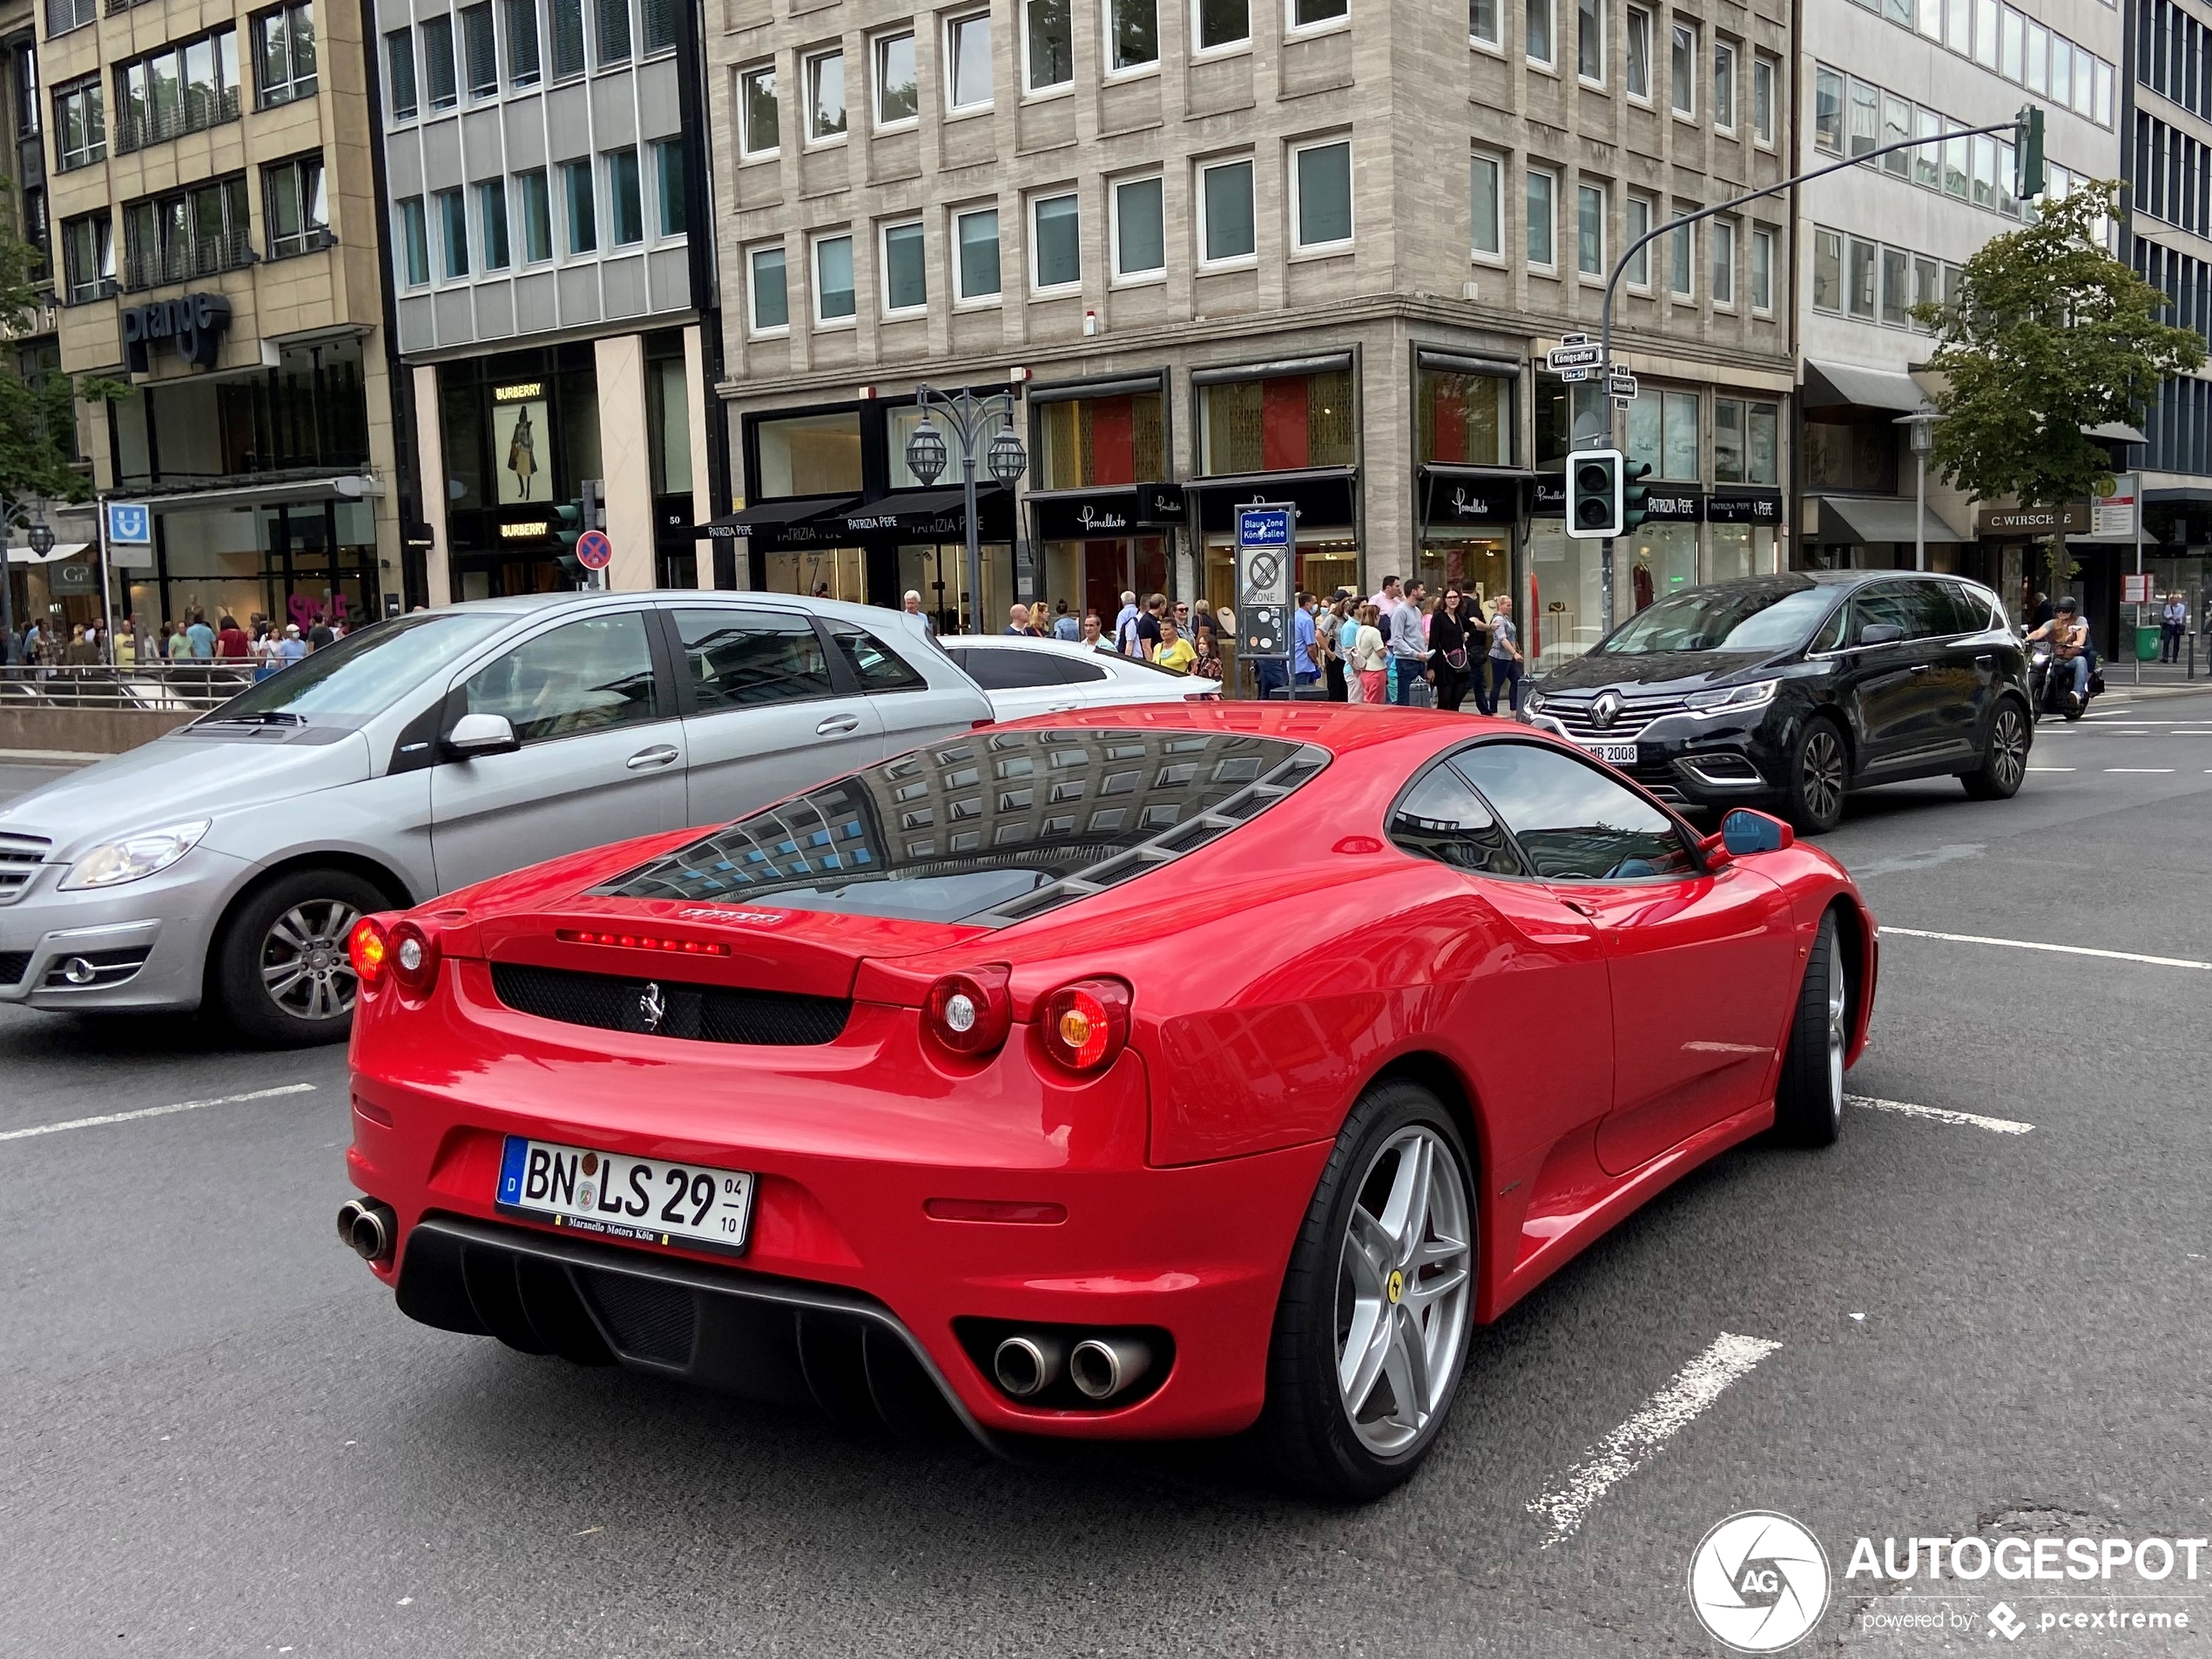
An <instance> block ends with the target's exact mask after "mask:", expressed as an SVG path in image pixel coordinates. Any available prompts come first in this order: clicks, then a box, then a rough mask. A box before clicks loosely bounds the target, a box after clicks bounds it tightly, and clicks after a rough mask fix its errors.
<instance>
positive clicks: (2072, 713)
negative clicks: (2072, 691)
mask: <svg viewBox="0 0 2212 1659" xmlns="http://www.w3.org/2000/svg"><path fill="white" fill-rule="evenodd" d="M2088 711H2089V699H2088V698H2086V697H2085V698H2082V699H2081V700H2080V702H2079V703H2077V702H2075V701H2074V699H2073V698H2070V697H2069V698H2067V700H2066V718H2067V720H2069V721H2074V720H2078V719H2080V718H2081V717H2082V716H2083V715H2085V714H2087V712H2088Z"/></svg>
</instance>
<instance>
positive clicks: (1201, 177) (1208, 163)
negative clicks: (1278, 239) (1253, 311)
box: [1190, 154, 1259, 272]
mask: <svg viewBox="0 0 2212 1659" xmlns="http://www.w3.org/2000/svg"><path fill="white" fill-rule="evenodd" d="M1238 167H1242V168H1243V169H1244V181H1245V204H1246V206H1247V207H1248V208H1249V210H1250V216H1251V227H1252V245H1251V250H1250V251H1249V252H1247V253H1231V254H1227V255H1217V254H1216V253H1212V252H1211V246H1210V239H1211V235H1212V232H1213V220H1212V215H1211V211H1210V209H1211V205H1212V201H1213V196H1212V188H1213V186H1212V175H1213V174H1215V173H1217V172H1230V171H1231V170H1232V169H1235V168H1238ZM1197 174H1198V191H1197V195H1198V200H1197V212H1194V213H1192V214H1191V216H1190V217H1191V220H1192V229H1193V230H1194V231H1196V233H1197V240H1198V268H1199V270H1201V271H1205V272H1214V271H1241V270H1248V269H1250V268H1251V267H1252V266H1256V265H1258V263H1259V160H1258V157H1257V156H1254V155H1250V154H1246V155H1236V156H1216V157H1213V158H1211V159H1208V160H1204V161H1201V162H1199V163H1197Z"/></svg>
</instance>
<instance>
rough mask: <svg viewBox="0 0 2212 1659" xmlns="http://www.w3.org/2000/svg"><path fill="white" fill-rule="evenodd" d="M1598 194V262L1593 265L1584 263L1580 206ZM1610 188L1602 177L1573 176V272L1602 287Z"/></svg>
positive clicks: (1607, 268)
mask: <svg viewBox="0 0 2212 1659" xmlns="http://www.w3.org/2000/svg"><path fill="white" fill-rule="evenodd" d="M1592 196H1595V197H1596V198H1597V264H1596V265H1595V267H1593V266H1588V265H1586V264H1584V263H1583V254H1584V252H1585V249H1584V246H1583V243H1584V237H1583V230H1584V226H1583V219H1582V209H1583V207H1584V206H1585V204H1586V199H1587V198H1588V197H1592ZM1612 220H1613V192H1612V191H1611V189H1610V188H1609V187H1608V185H1607V184H1606V182H1605V181H1604V180H1603V179H1590V178H1587V177H1582V176H1577V178H1576V179H1575V275H1576V276H1577V277H1578V278H1580V279H1581V280H1583V281H1585V282H1589V283H1594V284H1595V285H1597V286H1598V287H1603V286H1604V284H1605V279H1606V277H1607V276H1608V274H1609V273H1610V271H1611V267H1610V266H1608V264H1607V263H1606V244H1607V242H1608V240H1609V237H1608V232H1609V231H1610V229H1611V228H1612Z"/></svg>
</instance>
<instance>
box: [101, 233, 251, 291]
mask: <svg viewBox="0 0 2212 1659" xmlns="http://www.w3.org/2000/svg"><path fill="white" fill-rule="evenodd" d="M254 258H255V255H254V253H253V239H252V238H251V237H249V236H248V235H247V234H246V232H244V231H227V232H226V233H223V234H222V235H220V236H200V237H192V238H190V239H186V240H184V241H180V242H173V243H172V244H171V245H170V246H167V247H165V248H162V249H160V250H158V251H156V252H147V251H143V250H133V251H132V253H130V254H129V256H128V257H127V258H126V259H125V261H124V273H123V286H124V287H125V288H126V289H131V290H133V291H135V290H137V289H139V288H158V287H161V286H162V285H163V284H165V283H170V282H189V281H191V280H192V279H194V278H195V277H206V276H213V275H214V274H215V273H217V272H218V271H235V270H237V269H239V267H240V266H247V265H251V264H253V261H254Z"/></svg>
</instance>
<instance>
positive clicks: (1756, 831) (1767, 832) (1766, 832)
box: [1721, 806, 1797, 858]
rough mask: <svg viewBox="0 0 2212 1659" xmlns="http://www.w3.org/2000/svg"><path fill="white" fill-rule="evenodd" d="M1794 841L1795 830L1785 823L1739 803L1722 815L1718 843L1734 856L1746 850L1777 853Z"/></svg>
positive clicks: (1748, 851) (1791, 844) (1795, 841)
mask: <svg viewBox="0 0 2212 1659" xmlns="http://www.w3.org/2000/svg"><path fill="white" fill-rule="evenodd" d="M1721 845H1722V846H1724V847H1726V848H1727V849H1728V850H1729V851H1730V853H1734V854H1735V855H1736V856H1737V858H1742V857H1743V855H1744V854H1745V853H1779V852H1780V851H1781V850H1782V849H1783V848H1784V847H1785V846H1796V845H1797V832H1796V831H1795V830H1793V829H1791V827H1790V826H1788V825H1787V824H1785V823H1784V822H1783V821H1782V820H1781V819H1778V818H1770V817H1769V816H1767V814H1766V813H1755V812H1753V811H1752V810H1751V809H1750V807H1748V806H1738V807H1737V808H1736V810H1735V811H1733V812H1731V813H1729V815H1728V816H1727V817H1726V818H1723V819H1721Z"/></svg>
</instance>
